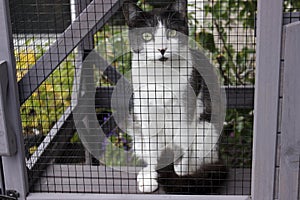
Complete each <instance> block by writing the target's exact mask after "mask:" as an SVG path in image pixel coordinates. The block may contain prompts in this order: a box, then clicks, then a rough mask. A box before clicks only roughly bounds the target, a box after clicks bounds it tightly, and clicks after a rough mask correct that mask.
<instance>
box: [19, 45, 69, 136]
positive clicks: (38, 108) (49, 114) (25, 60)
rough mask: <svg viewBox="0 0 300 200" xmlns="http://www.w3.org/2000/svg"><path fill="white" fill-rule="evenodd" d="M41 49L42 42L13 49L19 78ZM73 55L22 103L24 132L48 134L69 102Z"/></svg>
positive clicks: (32, 63)
mask: <svg viewBox="0 0 300 200" xmlns="http://www.w3.org/2000/svg"><path fill="white" fill-rule="evenodd" d="M27 42H30V41H27ZM43 52H44V49H43V48H42V47H41V46H37V47H36V48H35V49H34V50H32V49H30V50H25V49H24V50H20V51H19V52H15V54H16V61H17V78H18V80H19V79H21V78H22V77H23V75H24V74H25V73H26V72H27V71H28V69H30V68H31V66H33V65H34V64H35V62H36V60H37V59H38V58H39V57H41V56H42V54H43ZM72 59H74V56H73V55H70V56H69V58H68V59H67V60H66V61H64V62H63V63H62V64H61V65H60V67H59V68H57V69H56V70H55V71H54V72H53V73H52V74H51V76H50V77H48V78H47V80H46V81H45V82H44V83H43V84H42V85H41V86H40V87H39V88H38V90H37V91H35V92H34V93H33V94H32V95H31V97H30V98H29V99H28V100H27V101H26V102H25V103H24V104H23V105H21V119H22V126H23V130H24V133H26V134H33V133H32V130H33V129H36V130H39V131H40V133H43V134H47V133H48V132H49V130H50V129H51V128H52V126H53V125H54V123H55V122H56V121H57V120H58V119H59V117H60V116H61V115H62V114H63V112H64V110H65V109H66V108H67V107H68V106H70V103H71V91H72V84H73V76H74V65H73V62H72Z"/></svg>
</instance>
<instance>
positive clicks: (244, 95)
mask: <svg viewBox="0 0 300 200" xmlns="http://www.w3.org/2000/svg"><path fill="white" fill-rule="evenodd" d="M224 89H225V91H226V99H227V100H226V103H227V109H228V108H229V109H234V108H236V109H253V106H254V87H253V86H230V87H228V86H224ZM113 90H114V87H113V86H111V87H98V88H97V89H96V94H95V106H96V108H107V109H109V108H110V106H111V102H110V99H111V95H112V93H113Z"/></svg>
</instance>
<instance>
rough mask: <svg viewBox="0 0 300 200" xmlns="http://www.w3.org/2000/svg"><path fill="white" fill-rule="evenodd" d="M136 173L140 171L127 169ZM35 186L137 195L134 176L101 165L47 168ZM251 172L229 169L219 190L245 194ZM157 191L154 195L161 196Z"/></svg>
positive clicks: (36, 188)
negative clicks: (224, 182) (227, 175)
mask: <svg viewBox="0 0 300 200" xmlns="http://www.w3.org/2000/svg"><path fill="white" fill-rule="evenodd" d="M129 170H130V171H132V172H133V171H136V172H138V171H139V170H140V168H134V167H130V168H129ZM40 177H41V179H40V180H39V181H38V182H36V183H35V185H34V188H33V190H34V192H79V193H80V192H95V193H114V194H120V193H122V194H138V193H140V192H139V191H138V190H137V185H136V173H128V172H126V171H125V170H123V171H118V170H114V169H111V168H110V167H105V166H89V165H49V167H48V168H47V171H45V172H44V173H43V174H42V175H41V176H40ZM250 184H251V169H242V168H237V169H231V170H230V172H229V177H228V179H227V181H226V184H225V186H223V187H222V189H221V190H220V191H219V193H220V194H226V195H249V194H250ZM164 193H165V192H164V191H163V190H162V189H159V190H158V191H157V192H156V194H164Z"/></svg>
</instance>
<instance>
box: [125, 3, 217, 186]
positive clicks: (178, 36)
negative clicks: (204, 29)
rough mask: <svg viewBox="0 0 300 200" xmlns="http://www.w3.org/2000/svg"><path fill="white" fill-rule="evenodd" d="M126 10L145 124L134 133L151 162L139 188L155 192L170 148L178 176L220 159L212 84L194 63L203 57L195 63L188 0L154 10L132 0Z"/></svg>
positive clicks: (137, 108) (139, 119)
mask: <svg viewBox="0 0 300 200" xmlns="http://www.w3.org/2000/svg"><path fill="white" fill-rule="evenodd" d="M123 13H124V16H125V19H126V21H127V24H128V26H129V39H130V45H131V49H132V53H133V54H132V63H131V66H132V71H131V73H132V84H133V87H134V96H133V102H134V103H133V104H134V106H133V115H134V120H135V122H136V123H137V124H138V126H139V129H138V131H134V132H132V133H129V134H131V135H132V136H133V149H134V151H135V153H136V155H137V156H138V157H139V158H141V159H143V160H144V161H145V163H146V164H147V166H146V167H145V168H143V169H142V170H141V171H140V172H139V173H138V176H137V182H138V188H139V190H140V191H141V192H153V191H155V190H157V188H158V172H157V170H158V168H160V166H161V165H163V163H161V160H162V159H161V156H162V154H163V153H164V152H165V151H166V150H168V151H171V152H172V154H173V155H174V156H173V160H172V161H171V162H172V163H173V166H174V171H175V173H176V175H177V176H189V175H193V174H194V173H196V172H197V171H199V170H200V169H201V168H202V167H203V166H206V165H207V164H210V163H216V162H218V160H219V156H218V153H217V143H218V138H219V133H218V131H217V130H216V129H215V127H214V125H213V124H212V123H210V114H211V103H210V95H209V93H208V90H207V86H206V84H205V82H204V80H203V78H202V76H201V75H200V74H199V72H198V71H197V70H196V69H195V67H194V66H195V65H197V64H200V63H193V56H192V51H191V50H190V49H189V47H188V41H187V39H186V38H187V37H186V36H187V35H188V21H187V14H186V13H187V4H186V0H175V1H174V2H173V3H171V4H169V6H167V7H166V8H162V9H159V10H153V11H149V12H145V11H143V10H142V9H141V8H140V7H138V6H137V5H136V4H135V3H133V2H130V1H126V2H125V3H124V6H123ZM191 90H192V92H191ZM193 96H194V97H195V98H193Z"/></svg>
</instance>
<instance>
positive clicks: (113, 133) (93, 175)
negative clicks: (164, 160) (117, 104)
mask: <svg viewBox="0 0 300 200" xmlns="http://www.w3.org/2000/svg"><path fill="white" fill-rule="evenodd" d="M90 2H91V1H89V0H86V1H77V0H71V1H65V0H43V1H35V0H32V1H31V0H26V1H25V0H22V1H20V0H12V1H10V9H11V20H12V25H13V39H14V47H15V57H16V61H17V77H18V81H20V80H22V78H24V76H25V74H26V73H28V71H30V69H31V68H32V67H33V66H34V65H35V64H36V63H38V62H37V61H38V60H40V61H41V62H40V65H39V66H38V68H34V69H36V70H37V71H40V72H39V73H37V75H36V76H31V77H30V79H29V83H28V84H29V85H27V86H26V87H27V88H30V89H32V88H34V87H33V86H32V85H34V84H36V82H38V81H37V80H40V79H44V81H42V83H41V84H40V85H39V86H38V88H37V90H35V91H32V94H31V96H30V97H29V98H28V99H26V101H25V102H22V106H21V117H22V125H23V134H24V138H25V148H26V149H25V151H26V163H27V167H28V168H29V173H28V176H29V182H30V191H31V192H75V193H76V192H78V193H79V192H87V193H140V192H141V191H139V189H138V184H137V180H136V176H137V174H136V173H128V172H127V171H128V169H127V170H123V169H124V168H130V169H134V170H135V171H138V170H140V169H141V168H142V167H144V166H145V164H146V163H145V162H143V161H141V159H139V157H138V156H131V154H130V156H128V155H127V154H126V152H131V153H132V152H133V148H134V144H133V140H134V138H133V136H132V135H130V134H129V133H127V132H126V131H123V130H122V128H120V127H117V126H116V121H115V120H113V119H112V118H113V117H112V115H113V110H112V108H111V97H112V93H113V89H114V87H116V85H117V82H118V80H120V77H122V76H125V77H128V72H129V71H131V70H132V66H131V63H132V60H133V59H135V58H134V56H133V53H130V45H129V41H128V36H127V35H125V36H124V35H122V33H125V32H126V31H127V30H128V26H127V25H126V22H125V19H124V16H123V12H122V9H121V8H120V6H121V5H120V4H119V3H116V5H115V6H114V9H107V8H109V7H113V5H114V3H115V2H116V1H113V0H110V1H100V0H98V1H93V3H92V4H91V6H94V7H93V8H94V9H87V10H85V12H86V14H88V15H89V16H92V17H88V18H77V20H78V21H79V25H80V26H79V27H77V28H74V27H73V28H71V29H70V31H71V33H72V34H63V32H64V31H65V33H66V28H67V27H68V26H69V25H70V24H71V22H72V21H73V23H74V22H75V21H76V20H75V19H76V17H77V16H78V15H79V13H80V12H81V11H83V10H84V8H85V7H86V6H87V5H89V3H90ZM135 2H136V3H137V5H138V6H139V7H140V8H141V9H143V10H152V9H156V8H161V7H166V6H167V5H169V4H170V3H172V1H170V0H169V1H159V0H148V1H147V0H145V1H143V0H139V1H135ZM187 3H188V5H187V17H188V25H189V36H190V38H192V39H193V40H195V41H196V42H198V43H199V44H200V45H201V46H202V47H203V49H204V52H205V55H206V56H207V58H208V59H209V60H210V62H211V63H212V64H213V66H214V67H215V69H216V70H217V71H218V72H219V74H220V77H221V78H220V79H221V84H222V85H224V86H223V87H224V88H225V89H226V91H227V95H229V96H227V107H228V108H227V110H226V120H225V122H224V127H223V131H222V135H221V137H220V140H219V142H218V148H217V149H214V150H213V152H215V153H217V154H219V157H220V159H221V160H222V162H223V163H224V166H225V167H224V168H202V170H203V171H201V173H202V175H200V176H198V177H197V176H186V177H185V178H181V177H180V176H178V174H176V173H175V172H174V164H172V163H170V165H168V166H166V167H165V168H163V173H161V175H160V177H158V180H159V183H160V185H161V186H164V187H159V190H157V191H156V192H155V193H166V192H170V193H175V194H204V193H205V194H224V195H230V194H232V195H242V194H243V195H247V194H250V189H251V188H250V183H251V178H250V177H251V160H252V129H253V87H252V85H253V84H254V71H255V50H254V49H255V13H256V1H252V0H246V1H244V0H235V1H231V0H217V1H203V0H188V2H187ZM98 5H99V6H100V7H98V10H96V7H97V6H98ZM100 8H101V9H102V10H99V9H100ZM117 8H118V9H117ZM105 9H107V10H108V11H107V13H104V12H105ZM116 10H117V11H116ZM113 12H114V13H113ZM95 13H100V14H101V13H102V14H105V16H106V18H109V20H106V21H105V23H104V24H97V25H96V28H94V29H93V28H90V27H89V23H91V22H92V21H93V20H95V19H94V18H93V17H94V16H95ZM81 16H82V15H81ZM109 16H111V17H109ZM145 37H151V36H149V35H148V36H147V35H146V36H145ZM59 39H61V40H60V41H69V42H70V41H71V43H66V44H65V46H60V43H55V42H56V40H59ZM77 39H79V40H80V44H79V45H77V43H72V42H74V41H76V40H77ZM53 45H54V46H53ZM68 46H69V47H70V49H71V50H70V53H64V52H66V50H65V49H68ZM55 47H56V48H58V49H59V50H58V51H54V52H53V51H51V50H52V49H53V48H55ZM71 47H72V48H71ZM75 47H76V48H75ZM94 48H96V50H97V52H100V54H101V55H102V56H103V58H104V59H105V60H107V61H111V62H109V64H110V66H109V67H108V68H107V69H106V70H105V71H101V70H99V69H97V68H93V72H94V73H93V74H92V79H93V80H95V81H94V84H95V87H96V89H95V90H96V91H95V99H94V100H93V101H94V104H95V107H94V110H95V112H96V117H97V123H98V124H99V125H102V130H103V131H104V133H105V136H106V139H103V140H102V141H100V142H99V143H97V144H98V146H97V150H98V151H99V157H97V156H95V154H94V153H93V152H92V153H91V152H89V151H88V150H86V148H85V147H86V146H85V145H84V141H82V137H80V134H79V133H78V132H79V130H78V127H77V126H76V124H75V123H74V116H73V114H72V112H74V109H75V107H74V106H73V104H72V100H74V94H73V93H72V92H74V91H76V89H74V88H76V87H79V85H80V83H81V82H80V81H82V80H79V79H84V80H85V81H87V80H88V79H89V78H90V79H91V75H90V74H86V76H87V77H84V75H85V74H84V73H85V72H83V71H82V66H83V65H82V62H84V60H87V56H88V55H89V53H90V52H91V51H92V49H94ZM166 51H167V50H166ZM121 52H126V54H122V56H117V55H119V54H121ZM47 53H49V54H50V61H49V60H46V59H45V58H44V57H43V56H44V55H46V54H47ZM148 53H151V52H148ZM51 59H52V60H51ZM56 59H57V60H58V62H57V63H59V65H58V67H56V66H55V65H54V64H53V63H54V62H55V61H56ZM53 60H54V61H53ZM140 60H142V58H140ZM52 61H53V63H52ZM136 61H138V60H136ZM145 62H150V61H148V60H147V59H145ZM45 66H50V69H51V71H52V73H51V75H49V76H48V75H47V71H46V70H44V71H43V69H44V68H45ZM139 73H141V72H139ZM154 75H155V77H156V78H157V79H159V75H161V74H154ZM164 77H167V76H166V74H164ZM175 77H176V76H175V75H174V77H172V76H170V77H169V78H170V80H172V81H173V82H174V81H176V79H177V78H178V77H176V79H175ZM138 78H139V79H140V80H139V82H140V83H143V82H147V81H149V80H147V78H148V79H149V75H148V76H145V77H142V74H139V75H138ZM183 79H188V76H186V77H184V78H183ZM78 81H79V82H78ZM154 85H155V84H154ZM171 85H172V84H171ZM173 85H174V83H173ZM31 86H32V87H31ZM156 86H157V87H156ZM156 86H155V89H153V91H151V90H149V89H146V94H147V95H149V93H151V92H152V93H153V95H152V96H147V97H141V96H140V99H143V98H144V100H145V101H146V103H145V104H143V105H142V103H141V102H139V103H141V105H140V107H139V109H146V110H149V109H150V104H151V103H149V101H151V100H153V101H158V100H159V98H158V97H157V96H155V95H158V91H159V90H162V91H163V92H162V93H163V94H164V95H167V92H165V91H164V90H165V88H159V87H158V85H156ZM178 90H179V91H177V92H181V89H178ZM230 91H231V92H230ZM141 92H142V91H141ZM136 95H137V94H136ZM135 98H136V97H135ZM168 98H170V97H166V96H163V97H162V98H161V99H164V100H166V99H168ZM133 99H134V97H133ZM133 101H134V100H133ZM137 103H138V102H135V104H137ZM131 104H133V103H132V102H131ZM131 106H133V105H131ZM133 107H134V106H133ZM171 108H172V109H173V110H176V108H175V107H172V106H171ZM133 109H134V108H133ZM157 109H158V108H156V110H155V113H158V110H157ZM134 112H138V111H136V110H135V111H134ZM139 112H140V113H139V114H141V111H139ZM148 112H149V111H148ZM156 117H157V116H156ZM154 121H155V122H156V123H164V124H167V123H168V122H167V120H161V118H156V119H155V120H154ZM171 122H173V123H181V122H180V121H175V120H173V121H172V120H171ZM149 123H150V122H149ZM153 129H155V128H153ZM171 129H172V128H171ZM181 129H182V128H181ZM149 131H151V128H150V129H149ZM180 134H181V133H180ZM157 142H159V141H157ZM150 143H151V142H150ZM198 145H200V144H198ZM115 148H117V149H118V150H117V151H116V150H115ZM124 152H125V153H124ZM147 153H149V152H144V154H143V153H142V155H140V157H142V158H143V156H144V160H145V159H146V158H145V157H147ZM150 153H152V154H155V153H157V150H156V149H154V150H153V152H150ZM97 155H98V154H97ZM100 156H101V157H100ZM168 156H170V155H167V156H166V157H168ZM172 156H173V155H172ZM99 160H100V161H99ZM104 162H105V163H104ZM153 162H154V161H153ZM148 164H149V165H151V164H153V163H151V162H150V163H149V161H148ZM120 166H123V168H122V170H118V169H115V168H116V167H120ZM183 166H184V165H183ZM227 170H228V171H227ZM212 172H213V173H212ZM227 172H228V176H227V177H226V178H225V176H223V174H226V173H227ZM201 173H200V174H201ZM207 174H209V175H207ZM223 179H224V180H223Z"/></svg>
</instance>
